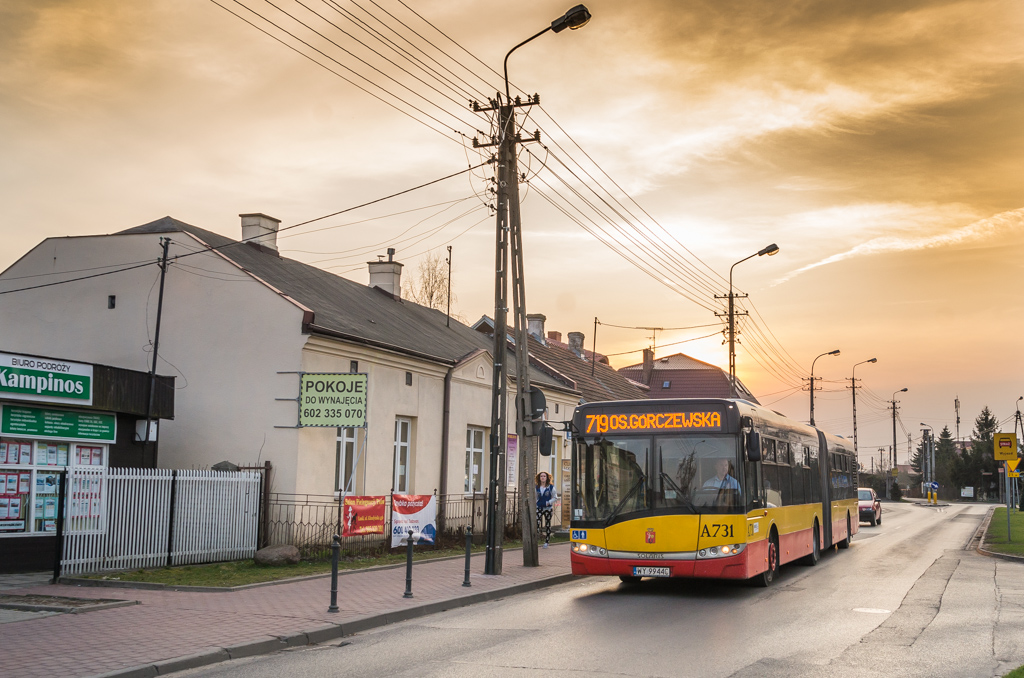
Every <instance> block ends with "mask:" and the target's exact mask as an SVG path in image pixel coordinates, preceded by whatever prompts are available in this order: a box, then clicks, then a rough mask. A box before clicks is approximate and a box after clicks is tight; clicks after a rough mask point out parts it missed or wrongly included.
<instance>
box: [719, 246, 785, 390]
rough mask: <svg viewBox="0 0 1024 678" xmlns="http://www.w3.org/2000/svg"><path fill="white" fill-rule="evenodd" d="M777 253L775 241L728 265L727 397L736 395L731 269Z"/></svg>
mask: <svg viewBox="0 0 1024 678" xmlns="http://www.w3.org/2000/svg"><path fill="white" fill-rule="evenodd" d="M778 253H779V246H778V245H776V244H775V243H772V244H771V245H768V247H765V248H764V249H762V250H759V251H758V252H756V253H754V254H751V255H750V256H749V257H746V259H740V260H739V261H737V262H736V263H735V264H733V265H732V266H730V267H729V397H730V398H735V397H736V308H735V305H734V303H733V299H735V298H736V297H735V295H734V294H733V293H732V269H734V268H736V266H738V265H739V264H742V263H743V262H744V261H746V260H747V259H753V258H754V257H763V256H764V255H766V254H767V255H768V256H769V257H774V256H775V255H776V254H778Z"/></svg>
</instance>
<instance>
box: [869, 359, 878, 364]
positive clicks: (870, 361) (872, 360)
mask: <svg viewBox="0 0 1024 678" xmlns="http://www.w3.org/2000/svg"><path fill="white" fill-rule="evenodd" d="M868 362H869V363H877V362H878V358H872V359H871V360H869V361H868Z"/></svg>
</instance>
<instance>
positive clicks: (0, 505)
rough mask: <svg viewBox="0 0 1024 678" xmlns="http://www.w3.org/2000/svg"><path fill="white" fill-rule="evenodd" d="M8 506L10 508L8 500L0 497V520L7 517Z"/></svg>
mask: <svg viewBox="0 0 1024 678" xmlns="http://www.w3.org/2000/svg"><path fill="white" fill-rule="evenodd" d="M8 506H10V499H8V498H7V497H0V520H7V518H8V517H9V515H10V514H9V513H8Z"/></svg>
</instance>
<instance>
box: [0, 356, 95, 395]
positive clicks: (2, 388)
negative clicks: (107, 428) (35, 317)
mask: <svg viewBox="0 0 1024 678" xmlns="http://www.w3.org/2000/svg"><path fill="white" fill-rule="evenodd" d="M0 398H6V399H10V400H33V401H36V402H45V403H69V404H71V403H73V404H75V405H92V365H85V364H82V363H70V362H67V361H64V360H53V359H51V358H37V357H34V356H26V355H17V354H13V353H0Z"/></svg>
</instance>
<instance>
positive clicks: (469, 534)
mask: <svg viewBox="0 0 1024 678" xmlns="http://www.w3.org/2000/svg"><path fill="white" fill-rule="evenodd" d="M472 553H473V526H472V525H466V580H465V581H463V582H462V585H463V586H472V584H470V583H469V557H470V555H472Z"/></svg>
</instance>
